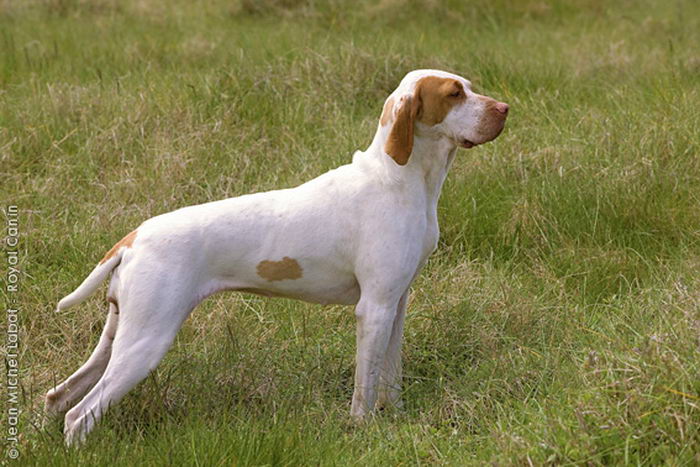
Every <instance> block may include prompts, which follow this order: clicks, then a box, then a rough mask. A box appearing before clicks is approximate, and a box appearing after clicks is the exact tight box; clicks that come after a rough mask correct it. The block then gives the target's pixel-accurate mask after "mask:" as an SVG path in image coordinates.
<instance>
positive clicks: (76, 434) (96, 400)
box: [64, 275, 196, 445]
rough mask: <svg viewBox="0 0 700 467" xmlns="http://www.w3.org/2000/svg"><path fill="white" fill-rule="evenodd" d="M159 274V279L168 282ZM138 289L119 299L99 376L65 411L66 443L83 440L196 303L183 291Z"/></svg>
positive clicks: (152, 362) (142, 374) (152, 363)
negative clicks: (113, 330) (109, 345)
mask: <svg viewBox="0 0 700 467" xmlns="http://www.w3.org/2000/svg"><path fill="white" fill-rule="evenodd" d="M163 276H164V275H161V277H160V278H159V279H162V280H164V282H165V283H167V282H170V281H168V280H167V278H166V277H163ZM139 285H144V286H145V285H146V284H143V283H142V284H139ZM139 285H136V286H133V287H132V288H131V289H129V293H130V295H129V296H127V297H126V299H121V297H120V301H119V304H120V315H119V320H120V322H119V328H118V329H117V334H116V336H115V339H114V343H113V346H112V355H111V357H110V359H109V363H108V364H107V368H106V369H105V372H104V374H103V375H102V377H101V378H100V380H99V381H98V382H97V384H95V386H94V387H93V388H92V389H91V390H90V392H88V393H87V395H86V396H85V398H83V400H81V401H80V402H79V403H78V404H77V405H76V406H75V407H73V408H72V409H70V410H69V411H68V413H66V417H65V428H64V434H65V437H66V443H67V444H69V445H71V444H75V443H77V442H81V441H83V440H84V438H85V435H87V433H89V432H90V431H91V430H92V428H93V427H94V425H95V423H96V422H97V421H98V420H99V419H100V417H101V416H102V415H103V414H104V412H105V411H106V410H107V409H108V408H109V407H110V406H112V405H114V404H116V403H118V402H119V401H120V400H121V399H122V397H124V395H125V394H126V393H127V392H129V391H130V390H131V389H132V388H133V387H134V386H136V385H137V384H138V383H139V382H141V381H142V380H143V379H144V378H146V376H147V375H148V374H149V373H150V372H151V371H152V370H153V369H154V368H155V367H156V366H157V365H158V363H159V362H160V360H161V359H162V358H163V356H164V355H165V353H166V352H167V350H168V348H170V346H171V344H172V342H173V340H174V338H175V335H176V334H177V331H178V330H179V329H180V326H181V325H182V323H183V321H184V320H185V318H186V317H187V316H188V315H189V313H190V311H191V310H192V309H193V308H194V306H195V305H196V302H193V301H192V294H191V293H189V292H187V291H185V290H183V289H184V288H183V289H175V290H172V288H171V287H164V286H162V284H148V286H147V287H139Z"/></svg>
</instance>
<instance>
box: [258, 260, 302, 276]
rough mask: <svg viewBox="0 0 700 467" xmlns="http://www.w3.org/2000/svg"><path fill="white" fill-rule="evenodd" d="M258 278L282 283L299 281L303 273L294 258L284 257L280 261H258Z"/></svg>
mask: <svg viewBox="0 0 700 467" xmlns="http://www.w3.org/2000/svg"><path fill="white" fill-rule="evenodd" d="M257 271H258V276H260V277H262V278H263V279H267V280H268V281H270V282H272V281H282V280H285V279H299V278H300V277H301V276H302V275H303V271H302V269H301V266H299V263H298V262H297V260H295V259H294V258H290V257H289V256H285V257H284V258H282V261H269V260H265V261H260V262H259V263H258V267H257Z"/></svg>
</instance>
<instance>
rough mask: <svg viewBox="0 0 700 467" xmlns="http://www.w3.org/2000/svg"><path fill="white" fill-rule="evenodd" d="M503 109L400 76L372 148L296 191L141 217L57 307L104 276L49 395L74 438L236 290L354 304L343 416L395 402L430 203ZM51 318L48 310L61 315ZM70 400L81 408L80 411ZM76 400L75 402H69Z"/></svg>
mask: <svg viewBox="0 0 700 467" xmlns="http://www.w3.org/2000/svg"><path fill="white" fill-rule="evenodd" d="M507 114H508V105H507V104H504V103H502V102H497V101H495V100H494V99H491V98H489V97H486V96H482V95H479V94H476V93H474V92H473V91H472V90H471V83H470V82H469V81H467V80H466V79H464V78H462V77H460V76H457V75H453V74H450V73H446V72H443V71H437V70H417V71H413V72H411V73H408V74H407V75H406V76H405V78H404V79H403V80H402V81H401V83H400V84H399V87H398V88H397V89H396V90H395V91H394V92H393V93H392V94H391V95H390V96H389V97H388V98H387V100H386V102H385V104H384V110H383V112H382V116H381V120H380V122H379V125H378V128H377V132H376V134H375V136H374V140H373V141H372V144H371V145H370V146H369V148H368V149H367V150H366V151H364V152H359V151H358V152H356V153H355V155H354V156H353V160H352V163H351V164H348V165H344V166H342V167H339V168H337V169H334V170H331V171H329V172H327V173H325V174H323V175H321V176H320V177H318V178H315V179H313V180H311V181H309V182H307V183H305V184H303V185H301V186H298V187H296V188H292V189H285V190H276V191H268V192H265V193H256V194H251V195H245V196H240V197H237V198H231V199H226V200H222V201H215V202H211V203H206V204H202V205H199V206H191V207H186V208H183V209H179V210H177V211H173V212H170V213H167V214H163V215H160V216H157V217H154V218H152V219H149V220H147V221H146V222H144V223H143V224H141V225H140V226H139V227H138V228H137V229H136V230H134V231H133V232H131V233H130V234H128V235H127V236H126V237H124V238H123V239H122V240H121V241H119V242H118V243H117V244H116V245H114V247H113V248H112V249H111V250H110V251H109V252H108V253H107V254H106V255H105V257H104V258H102V260H101V261H100V263H99V264H98V265H97V266H96V267H95V269H93V271H92V272H91V273H90V275H89V276H88V277H87V278H86V279H85V281H84V282H83V283H82V284H81V285H80V286H79V287H78V288H77V289H76V290H75V291H74V292H73V293H71V294H70V295H68V296H67V297H65V298H63V299H62V300H61V301H60V302H59V304H58V310H62V309H65V308H68V307H69V306H71V305H74V304H76V303H79V302H81V301H83V300H85V299H86V298H87V297H88V296H89V295H90V294H92V293H93V292H94V291H95V289H96V288H97V287H98V285H99V284H100V283H101V282H102V281H103V280H104V279H105V278H107V276H108V275H109V274H110V273H112V278H111V281H110V284H109V291H108V292H107V301H108V302H109V313H108V316H107V324H106V325H105V328H104V331H103V332H102V336H101V337H100V341H99V343H98V344H97V347H96V348H95V350H94V352H93V353H92V355H91V356H90V358H89V359H88V361H87V362H86V363H85V364H84V365H83V366H82V367H81V368H80V369H79V370H78V371H76V372H75V373H74V374H73V375H72V376H71V377H70V378H68V379H67V380H66V381H65V382H63V383H62V384H60V385H58V386H57V387H56V388H54V389H52V390H50V391H49V392H48V394H47V395H46V409H47V412H48V413H53V414H57V413H61V412H64V411H66V410H67V409H69V408H71V407H72V406H73V405H75V406H73V407H72V408H71V409H70V410H69V411H68V413H67V414H66V416H65V436H66V442H67V443H68V444H71V443H73V442H77V441H81V440H83V439H84V437H85V435H86V434H87V433H88V432H89V431H90V430H91V429H92V428H93V426H94V424H95V423H96V422H97V420H98V419H99V418H100V417H101V416H102V414H103V413H104V411H105V410H106V409H107V408H108V406H110V405H114V404H116V403H117V402H118V401H119V400H120V399H121V398H122V397H123V396H124V395H125V394H126V393H127V392H128V391H129V390H130V389H131V388H133V387H134V386H135V385H136V384H137V383H139V382H140V381H141V380H143V379H144V378H145V377H146V375H148V373H149V372H150V371H151V370H153V369H154V368H155V367H156V365H158V362H160V360H161V358H162V357H163V355H164V354H165V352H166V351H167V350H168V348H169V347H170V345H171V344H172V342H173V339H174V337H175V334H176V333H177V331H178V329H180V326H181V325H182V323H183V321H184V320H185V319H186V318H187V316H188V315H189V314H190V312H191V311H192V309H193V308H194V307H195V306H197V304H198V303H199V302H201V301H202V300H203V299H204V298H206V297H207V296H209V295H211V294H213V293H216V292H219V291H222V290H240V291H245V292H254V293H257V294H260V295H265V296H279V297H293V298H298V299H301V300H306V301H309V302H316V303H323V304H327V303H336V304H346V305H356V308H355V314H356V317H357V355H356V370H355V389H354V393H353V397H352V407H351V415H352V416H353V417H355V418H362V417H363V416H364V415H365V414H367V413H369V412H371V411H372V410H373V408H374V407H375V404H376V403H379V404H385V405H399V404H400V400H399V398H400V387H401V386H400V380H401V361H400V357H401V356H400V353H401V338H402V334H403V323H404V316H405V313H406V301H407V298H408V292H409V287H410V285H411V282H412V281H413V279H414V278H415V277H416V275H417V274H418V272H419V271H420V269H421V267H422V266H423V264H424V263H425V261H426V259H427V258H428V256H429V255H430V254H431V253H432V252H433V251H434V250H435V248H436V246H437V241H438V235H439V229H438V221H437V203H438V198H439V196H440V190H441V188H442V184H443V181H444V180H445V176H446V175H447V171H448V169H449V168H450V165H451V164H452V160H453V159H454V156H455V152H456V149H457V147H460V146H461V147H463V148H471V147H473V146H476V145H477V144H481V143H485V142H487V141H491V140H493V139H494V138H496V137H497V136H498V135H499V134H500V132H501V130H502V129H503V126H504V124H505V120H506V115H507ZM58 310H57V311H58ZM78 401H80V402H78ZM76 402H78V403H77V404H75V403H76Z"/></svg>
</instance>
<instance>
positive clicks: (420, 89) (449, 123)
mask: <svg viewBox="0 0 700 467" xmlns="http://www.w3.org/2000/svg"><path fill="white" fill-rule="evenodd" d="M507 115H508V104H505V103H503V102H498V101H496V100H495V99H492V98H490V97H487V96H482V95H480V94H477V93H475V92H473V91H472V90H471V83H470V82H469V81H468V80H466V79H464V78H462V77H461V76H457V75H454V74H452V73H447V72H444V71H438V70H416V71H412V72H410V73H408V74H407V75H406V76H405V77H404V79H403V80H402V81H401V83H400V84H399V87H398V88H397V89H396V90H395V91H394V92H393V93H392V94H391V95H390V96H389V97H388V98H387V100H386V102H385V103H384V110H383V112H382V117H381V120H380V126H382V127H384V126H388V125H391V128H390V131H389V134H388V136H387V138H386V143H385V145H384V151H385V152H386V153H387V154H388V155H389V156H391V157H392V158H393V159H394V161H396V163H397V164H399V165H405V164H406V163H407V162H408V159H409V156H410V155H411V152H412V151H413V138H414V133H415V135H416V136H424V137H428V138H445V139H446V140H448V141H450V142H451V143H452V144H454V145H455V146H460V147H463V148H471V147H474V146H476V145H478V144H483V143H486V142H488V141H491V140H493V139H494V138H496V137H497V136H498V135H499V134H500V133H501V131H502V130H503V127H504V126H505V122H506V116H507Z"/></svg>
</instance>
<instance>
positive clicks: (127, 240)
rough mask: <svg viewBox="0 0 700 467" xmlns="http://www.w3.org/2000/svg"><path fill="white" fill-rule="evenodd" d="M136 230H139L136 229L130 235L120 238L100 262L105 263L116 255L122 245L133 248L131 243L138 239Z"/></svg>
mask: <svg viewBox="0 0 700 467" xmlns="http://www.w3.org/2000/svg"><path fill="white" fill-rule="evenodd" d="M136 232H137V231H136V230H134V231H133V232H131V233H130V234H129V235H127V236H126V237H124V238H122V239H121V240H119V241H118V242H117V243H116V244H115V245H114V246H113V247H112V249H111V250H109V251H108V252H107V254H106V255H105V257H104V258H102V259H101V260H100V264H103V263H104V262H105V261H107V260H108V259H109V258H111V257H112V256H114V255H116V254H117V251H119V249H120V248H121V247H126V248H131V245H132V244H133V243H134V240H135V239H136Z"/></svg>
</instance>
